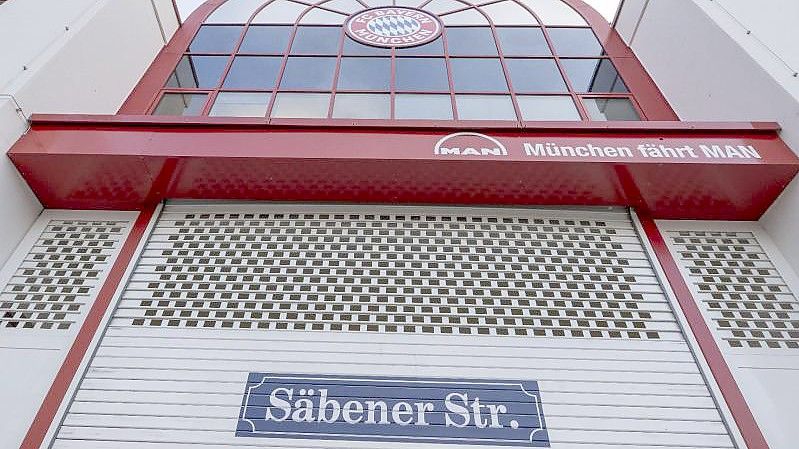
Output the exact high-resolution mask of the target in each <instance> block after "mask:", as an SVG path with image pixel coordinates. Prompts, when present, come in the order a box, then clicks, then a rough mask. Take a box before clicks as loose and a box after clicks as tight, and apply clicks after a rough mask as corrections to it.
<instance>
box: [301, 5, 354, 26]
mask: <svg viewBox="0 0 799 449" xmlns="http://www.w3.org/2000/svg"><path fill="white" fill-rule="evenodd" d="M325 6H327V4H325ZM346 18H347V16H345V15H343V14H339V13H336V12H331V11H328V10H326V9H321V8H314V9H312V10H310V11H309V12H308V13H307V14H305V15H304V16H302V19H300V23H313V24H316V25H340V24H343V23H344V20H346Z"/></svg>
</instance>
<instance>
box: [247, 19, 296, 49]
mask: <svg viewBox="0 0 799 449" xmlns="http://www.w3.org/2000/svg"><path fill="white" fill-rule="evenodd" d="M291 30H292V27H291V26H287V25H253V26H251V27H250V29H249V30H247V35H245V36H244V42H242V43H241V48H239V53H261V54H279V55H282V54H284V53H285V52H286V47H287V46H288V44H289V36H290V35H291Z"/></svg>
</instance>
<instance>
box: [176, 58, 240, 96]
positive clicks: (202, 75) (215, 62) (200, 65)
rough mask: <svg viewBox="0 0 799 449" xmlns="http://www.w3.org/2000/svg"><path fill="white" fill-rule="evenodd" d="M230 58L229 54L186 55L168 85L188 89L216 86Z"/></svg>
mask: <svg viewBox="0 0 799 449" xmlns="http://www.w3.org/2000/svg"><path fill="white" fill-rule="evenodd" d="M228 59H229V58H228V57H227V56H184V57H182V58H181V59H180V62H178V66H177V67H175V71H174V72H172V75H171V76H170V77H169V79H168V80H167V82H166V86H167V87H181V88H186V89H191V88H197V87H216V86H218V85H219V78H220V77H221V76H222V72H224V71H225V67H226V66H227V62H228Z"/></svg>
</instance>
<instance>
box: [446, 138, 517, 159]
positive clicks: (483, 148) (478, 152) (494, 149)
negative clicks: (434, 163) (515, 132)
mask: <svg viewBox="0 0 799 449" xmlns="http://www.w3.org/2000/svg"><path fill="white" fill-rule="evenodd" d="M434 154H436V155H437V156H450V155H451V156H507V155H508V150H507V149H506V148H505V145H502V143H500V142H499V141H498V140H497V139H494V138H493V137H489V136H486V135H485V134H480V133H470V132H463V133H455V134H450V135H448V136H445V137H443V138H441V140H439V141H438V143H436V147H435V150H434Z"/></svg>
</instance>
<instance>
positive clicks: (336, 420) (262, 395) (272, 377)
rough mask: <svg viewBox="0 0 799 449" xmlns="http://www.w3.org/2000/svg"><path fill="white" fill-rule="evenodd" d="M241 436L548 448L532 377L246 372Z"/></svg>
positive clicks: (240, 426)
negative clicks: (498, 378) (434, 377)
mask: <svg viewBox="0 0 799 449" xmlns="http://www.w3.org/2000/svg"><path fill="white" fill-rule="evenodd" d="M236 436H238V437H273V438H313V439H335V440H366V441H396V442H419V443H453V444H482V445H502V446H526V447H531V446H533V447H549V436H548V435H547V430H546V425H545V424H544V412H543V409H542V407H541V398H540V395H539V390H538V382H536V381H510V380H470V379H423V378H405V377H370V376H324V375H321V376H317V375H299V374H270V373H250V376H249V379H248V381H247V386H246V388H245V390H244V400H243V401H242V405H241V413H240V414H239V422H238V426H237V428H236Z"/></svg>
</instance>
